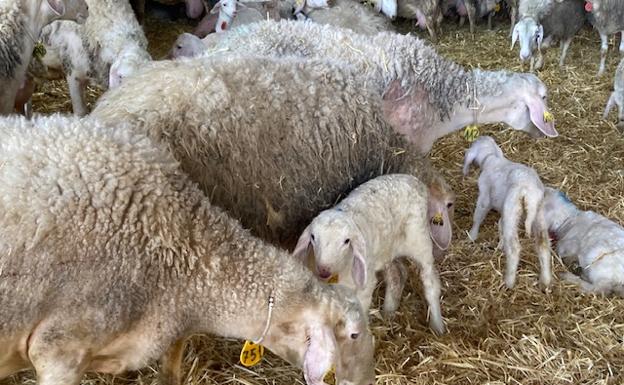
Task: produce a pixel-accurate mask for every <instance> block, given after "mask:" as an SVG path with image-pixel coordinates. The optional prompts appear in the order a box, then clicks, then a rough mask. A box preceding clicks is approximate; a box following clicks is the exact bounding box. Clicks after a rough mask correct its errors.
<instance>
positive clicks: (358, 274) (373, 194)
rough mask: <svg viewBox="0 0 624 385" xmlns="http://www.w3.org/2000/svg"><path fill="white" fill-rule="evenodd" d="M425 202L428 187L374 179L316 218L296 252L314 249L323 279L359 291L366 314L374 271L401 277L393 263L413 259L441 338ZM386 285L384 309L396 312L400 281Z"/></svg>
mask: <svg viewBox="0 0 624 385" xmlns="http://www.w3.org/2000/svg"><path fill="white" fill-rule="evenodd" d="M427 199H428V192H427V187H426V186H425V185H424V184H423V183H422V182H420V181H419V180H418V179H417V178H415V177H413V176H411V175H405V174H388V175H383V176H380V177H377V178H375V179H371V180H369V181H368V182H366V183H364V184H362V185H360V186H359V187H358V188H356V189H355V190H353V192H351V193H350V194H349V196H347V198H345V199H344V200H342V201H341V202H340V203H339V204H338V205H336V206H334V207H333V208H331V209H329V210H325V211H323V212H321V213H320V214H319V215H318V216H317V217H316V218H314V220H313V221H312V223H310V225H309V226H308V227H307V228H306V229H305V230H304V231H303V233H302V235H301V237H300V238H299V241H298V242H297V246H296V247H295V250H294V251H293V254H294V255H295V256H297V257H299V258H301V259H304V258H305V257H306V256H307V254H308V253H307V252H308V247H309V246H310V245H311V246H312V248H313V250H314V256H315V258H314V259H315V265H316V269H315V270H316V271H315V273H316V274H317V275H318V276H319V278H321V279H323V280H329V279H330V278H334V282H336V283H339V284H341V285H345V286H348V287H352V288H356V289H358V298H359V300H360V303H361V304H362V307H363V308H364V309H365V310H368V308H369V307H370V303H371V299H372V298H371V297H372V295H373V290H374V289H375V286H376V284H377V279H376V277H375V273H377V272H379V271H382V270H384V269H387V270H386V277H387V278H389V276H392V275H397V274H395V273H396V272H397V270H396V268H397V267H398V266H393V265H394V264H393V263H392V262H393V260H395V259H396V258H399V257H408V258H410V259H411V260H413V261H414V262H416V263H418V265H419V266H420V277H421V279H422V283H423V288H424V291H425V298H426V300H427V303H428V305H429V310H430V319H429V325H430V327H431V328H432V329H433V330H434V331H435V332H436V333H437V334H442V333H444V321H443V320H442V315H441V310H440V279H439V276H438V272H437V271H436V268H435V266H434V260H433V254H432V242H431V237H430V234H429V224H428V219H427ZM390 278H391V277H390ZM387 283H388V290H386V299H385V301H384V310H385V311H386V312H389V313H392V312H393V311H394V310H396V308H397V307H398V305H399V298H397V294H396V293H397V292H396V290H395V289H396V279H393V278H391V279H390V280H389V282H387ZM400 289H402V288H400ZM400 289H399V290H398V295H400V291H401V290H400ZM393 293H395V294H394V295H393Z"/></svg>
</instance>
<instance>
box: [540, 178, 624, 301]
mask: <svg viewBox="0 0 624 385" xmlns="http://www.w3.org/2000/svg"><path fill="white" fill-rule="evenodd" d="M544 213H545V217H546V223H547V225H548V228H549V230H550V233H551V235H552V236H554V239H555V242H556V248H557V254H559V256H560V257H561V258H562V259H563V260H564V261H567V262H571V261H573V262H576V263H577V264H578V265H579V266H580V268H581V276H580V277H579V276H577V275H575V274H572V273H570V272H566V273H564V274H563V275H562V278H563V279H564V280H566V281H568V282H571V283H574V284H577V285H578V286H580V287H581V289H582V290H583V291H586V292H591V293H597V294H610V293H615V294H617V295H619V296H621V297H624V228H622V226H620V225H619V224H617V223H615V222H613V221H611V220H609V219H607V218H605V217H603V216H602V215H600V214H597V213H596V212H594V211H582V210H579V209H578V208H577V207H576V206H575V205H574V204H573V203H572V202H570V200H569V199H568V197H567V196H566V195H565V194H563V193H562V192H561V191H559V190H555V189H553V188H549V187H547V188H546V191H545V194H544Z"/></svg>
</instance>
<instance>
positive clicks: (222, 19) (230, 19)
mask: <svg viewBox="0 0 624 385" xmlns="http://www.w3.org/2000/svg"><path fill="white" fill-rule="evenodd" d="M273 3H274V2H273V1H266V2H261V3H255V2H252V3H238V6H237V7H236V11H235V14H230V13H229V12H231V10H230V9H227V10H226V6H224V4H225V5H227V6H229V5H230V4H235V2H234V1H231V2H230V1H228V2H219V3H217V5H215V6H214V8H213V9H212V12H210V13H208V14H206V16H205V17H204V18H203V19H202V21H201V22H200V23H199V24H198V25H197V27H195V30H193V35H195V36H197V37H200V38H203V37H205V36H207V35H208V34H210V33H213V32H223V31H226V30H230V29H232V28H237V27H238V26H241V25H244V24H250V23H255V22H257V21H261V20H266V19H267V15H268V14H270V12H271V8H270V7H271V6H272V5H273ZM225 13H227V15H229V16H227V15H225ZM269 17H270V16H269ZM273 17H275V19H276V20H279V14H276V15H273ZM217 26H218V27H219V31H217Z"/></svg>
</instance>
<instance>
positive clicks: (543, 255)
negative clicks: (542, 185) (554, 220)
mask: <svg viewBox="0 0 624 385" xmlns="http://www.w3.org/2000/svg"><path fill="white" fill-rule="evenodd" d="M535 221H536V222H535V224H536V226H535V228H534V229H533V231H534V232H535V252H536V254H537V258H538V259H539V262H540V278H539V282H540V286H541V287H542V289H546V288H548V287H549V286H550V283H551V281H552V272H551V264H552V261H551V258H550V238H549V237H548V226H547V225H546V220H545V219H544V212H543V202H540V208H539V212H538V214H537V218H536V219H535Z"/></svg>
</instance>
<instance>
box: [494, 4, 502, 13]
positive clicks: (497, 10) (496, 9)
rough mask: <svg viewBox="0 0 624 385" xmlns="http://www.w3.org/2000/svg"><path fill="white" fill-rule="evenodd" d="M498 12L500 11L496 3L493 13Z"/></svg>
mask: <svg viewBox="0 0 624 385" xmlns="http://www.w3.org/2000/svg"><path fill="white" fill-rule="evenodd" d="M500 10H501V6H500V3H496V5H495V6H494V12H499V11H500Z"/></svg>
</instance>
